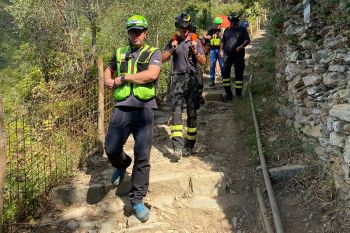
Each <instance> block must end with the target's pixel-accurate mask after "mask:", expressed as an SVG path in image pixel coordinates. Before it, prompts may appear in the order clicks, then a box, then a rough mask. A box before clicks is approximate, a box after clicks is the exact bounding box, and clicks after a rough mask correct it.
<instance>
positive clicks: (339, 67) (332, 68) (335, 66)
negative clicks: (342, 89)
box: [328, 65, 347, 72]
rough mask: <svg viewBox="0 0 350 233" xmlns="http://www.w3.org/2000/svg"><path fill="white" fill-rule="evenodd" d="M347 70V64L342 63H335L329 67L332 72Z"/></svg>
mask: <svg viewBox="0 0 350 233" xmlns="http://www.w3.org/2000/svg"><path fill="white" fill-rule="evenodd" d="M346 70H347V66H342V65H333V66H329V67H328V71H332V72H345V71H346Z"/></svg>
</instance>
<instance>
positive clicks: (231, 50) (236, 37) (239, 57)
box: [220, 13, 250, 100]
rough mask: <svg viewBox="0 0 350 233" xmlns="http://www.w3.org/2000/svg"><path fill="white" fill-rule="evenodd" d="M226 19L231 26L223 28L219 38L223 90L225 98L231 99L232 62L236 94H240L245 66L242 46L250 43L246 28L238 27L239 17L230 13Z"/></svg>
mask: <svg viewBox="0 0 350 233" xmlns="http://www.w3.org/2000/svg"><path fill="white" fill-rule="evenodd" d="M228 19H229V20H230V23H231V26H230V27H229V28H227V29H226V30H225V32H224V35H223V37H222V39H221V44H220V56H221V57H223V60H224V69H223V72H222V82H223V86H224V90H225V100H232V97H233V95H232V90H231V78H230V76H231V67H232V64H233V65H234V68H235V90H236V96H241V95H242V89H243V74H244V68H245V63H244V56H245V49H244V48H245V47H246V46H247V45H248V44H249V43H250V38H249V35H248V32H247V30H246V29H245V28H240V27H239V17H238V15H237V14H236V13H232V14H230V15H229V16H228Z"/></svg>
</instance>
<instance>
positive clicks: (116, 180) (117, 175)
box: [111, 168, 126, 186]
mask: <svg viewBox="0 0 350 233" xmlns="http://www.w3.org/2000/svg"><path fill="white" fill-rule="evenodd" d="M125 171H126V169H120V168H114V169H113V174H112V178H111V182H112V184H113V185H115V186H118V185H119V184H120V183H121V182H123V180H124V175H125Z"/></svg>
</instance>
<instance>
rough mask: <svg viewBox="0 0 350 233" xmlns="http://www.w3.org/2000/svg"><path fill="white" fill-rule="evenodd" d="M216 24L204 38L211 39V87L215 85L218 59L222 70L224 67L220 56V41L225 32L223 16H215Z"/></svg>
mask: <svg viewBox="0 0 350 233" xmlns="http://www.w3.org/2000/svg"><path fill="white" fill-rule="evenodd" d="M213 24H214V26H213V27H212V28H210V29H209V31H208V32H207V34H204V35H203V37H204V39H206V40H208V41H209V45H210V52H209V57H210V79H209V87H212V86H214V85H215V68H216V61H218V62H219V66H220V71H222V70H223V69H224V62H223V60H222V58H221V57H220V43H221V38H222V34H223V32H224V29H223V28H221V24H222V18H220V17H215V18H214V20H213Z"/></svg>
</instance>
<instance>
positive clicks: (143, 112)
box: [104, 15, 162, 222]
mask: <svg viewBox="0 0 350 233" xmlns="http://www.w3.org/2000/svg"><path fill="white" fill-rule="evenodd" d="M147 28H148V23H147V20H146V19H145V17H143V16H141V15H133V16H131V17H130V18H129V19H128V20H127V23H126V29H127V31H128V41H129V43H128V44H127V45H126V46H124V47H121V48H118V49H117V50H116V52H115V53H114V54H113V56H112V59H111V61H110V64H109V66H108V67H107V69H106V70H105V73H104V80H105V86H106V87H107V88H109V89H111V90H113V96H114V99H115V101H116V104H115V109H114V111H113V115H112V117H111V121H110V124H109V127H108V132H107V135H106V140H105V150H106V154H107V156H108V159H109V161H110V162H111V164H112V166H113V167H114V172H113V175H112V179H111V181H112V184H114V185H118V184H119V183H121V182H122V181H123V178H124V175H125V171H126V168H127V167H129V166H130V164H131V157H130V156H128V155H127V154H126V153H125V152H124V151H123V147H124V144H125V142H126V140H127V139H128V137H129V135H130V134H132V135H133V137H134V140H135V145H134V160H135V161H134V166H133V169H132V175H131V189H130V192H129V198H130V202H131V204H132V206H133V208H134V211H135V216H136V218H137V219H139V220H140V221H141V222H145V221H147V220H148V218H149V209H148V208H147V207H146V206H145V205H144V203H143V198H144V197H145V196H146V194H147V191H148V184H149V172H150V151H151V146H152V136H153V127H154V113H153V109H155V108H157V103H156V100H155V97H156V87H157V84H156V82H157V78H158V76H159V73H160V69H161V64H162V54H161V51H160V50H159V49H157V48H154V47H151V46H149V45H147V44H146V43H145V39H146V34H147Z"/></svg>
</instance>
